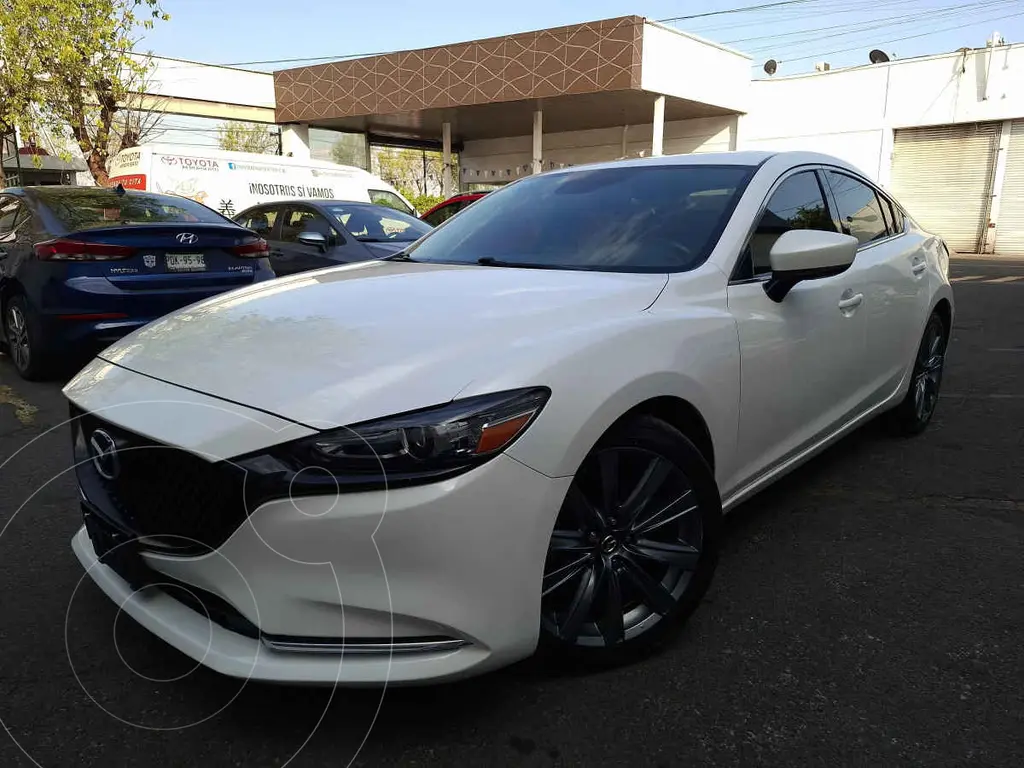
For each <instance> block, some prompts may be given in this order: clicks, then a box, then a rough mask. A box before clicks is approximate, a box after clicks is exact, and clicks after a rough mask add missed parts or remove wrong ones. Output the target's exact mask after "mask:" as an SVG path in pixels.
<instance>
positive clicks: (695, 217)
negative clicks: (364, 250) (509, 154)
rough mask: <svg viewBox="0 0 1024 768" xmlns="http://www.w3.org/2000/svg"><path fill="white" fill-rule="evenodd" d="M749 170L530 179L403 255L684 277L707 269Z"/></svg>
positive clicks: (683, 168)
mask: <svg viewBox="0 0 1024 768" xmlns="http://www.w3.org/2000/svg"><path fill="white" fill-rule="evenodd" d="M754 170H755V169H754V168H752V167H750V166H745V165H744V166H738V165H660V164H659V165H635V164H631V165H621V166H616V167H604V168H594V169H592V170H587V169H582V168H581V169H575V170H572V171H565V172H558V171H556V172H548V173H544V174H539V175H537V176H530V177H528V178H525V179H523V180H521V181H517V182H515V183H513V184H510V185H509V186H507V187H505V188H504V189H501V190H498V191H496V192H492V193H491V194H489V195H486V196H485V197H482V198H480V199H479V200H477V201H476V202H475V203H473V205H471V206H469V207H467V208H466V209H465V210H464V211H462V212H461V213H460V214H459V215H458V216H455V217H453V218H451V219H449V220H448V221H446V222H445V223H444V224H442V225H441V226H440V227H438V229H437V230H435V231H434V232H432V233H431V234H430V236H429V237H426V238H424V239H423V240H422V241H421V242H419V243H417V244H416V245H415V246H413V247H412V248H409V249H408V250H407V251H406V253H407V254H408V256H409V258H411V259H412V260H413V261H435V262H445V263H460V264H462V263H470V264H471V263H483V264H492V265H497V266H529V267H543V268H553V269H590V270H603V271H619V272H682V271H686V270H690V269H693V268H695V267H697V266H699V265H700V264H702V263H703V262H704V261H705V260H706V259H707V257H708V255H709V254H710V253H711V250H712V249H713V248H714V246H715V243H716V242H717V241H718V238H719V236H720V235H721V233H722V229H723V228H724V227H725V224H726V222H727V221H728V219H729V216H730V215H731V214H732V211H733V208H734V207H735V205H736V201H737V200H738V199H739V197H740V195H741V194H742V192H743V189H744V188H745V187H746V184H747V182H748V181H749V180H750V177H751V176H752V175H753V172H754Z"/></svg>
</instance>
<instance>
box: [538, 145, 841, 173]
mask: <svg viewBox="0 0 1024 768" xmlns="http://www.w3.org/2000/svg"><path fill="white" fill-rule="evenodd" d="M769 160H782V161H786V162H788V163H789V164H790V165H803V164H812V163H823V164H827V165H836V166H842V167H844V168H850V169H852V170H856V169H855V168H854V167H853V166H851V165H850V164H849V163H848V162H847V161H845V160H841V159H840V158H838V157H834V156H832V155H826V154H823V153H820V152H804V151H800V150H792V151H768V150H743V151H732V152H701V153H699V154H690V155H659V156H657V157H639V158H629V159H624V160H608V161H604V162H598V163H585V164H580V165H574V166H571V167H569V168H559V169H555V170H551V171H546V172H545V173H576V172H579V171H590V170H596V169H602V168H621V167H623V166H634V167H636V166H702V165H733V166H737V165H738V166H748V167H751V168H756V167H759V166H761V165H763V164H765V163H766V162H768V161H769Z"/></svg>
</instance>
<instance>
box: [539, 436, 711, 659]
mask: <svg viewBox="0 0 1024 768" xmlns="http://www.w3.org/2000/svg"><path fill="white" fill-rule="evenodd" d="M720 520H721V503H720V500H719V497H718V491H717V488H716V486H715V482H714V477H713V475H712V473H711V471H710V469H709V468H708V466H707V463H706V462H705V461H704V459H703V457H702V456H701V454H700V452H699V451H698V450H697V449H696V448H695V447H694V446H693V444H692V443H691V442H690V441H689V440H687V439H686V437H684V436H683V435H682V434H681V433H680V432H679V431H677V430H676V429H674V428H673V427H671V426H670V425H668V424H667V423H665V422H663V421H661V420H658V419H655V418H653V417H650V416H640V417H637V418H635V419H633V420H631V421H629V422H627V423H625V424H624V425H623V426H621V427H619V428H616V429H614V430H613V431H612V432H611V433H609V435H608V436H606V438H604V439H602V441H601V442H600V443H599V444H598V445H597V446H596V447H595V448H594V450H593V451H592V452H591V453H590V455H589V456H588V457H587V459H586V460H585V461H584V462H583V465H582V466H581V467H580V469H579V471H578V472H577V474H576V476H575V478H574V479H573V482H572V484H571V485H570V487H569V491H568V493H567V495H566V499H565V501H564V503H563V505H562V508H561V510H560V511H559V514H558V517H557V519H556V522H555V526H554V531H553V532H552V535H551V541H550V543H549V546H548V555H547V561H546V563H545V567H544V576H543V581H542V597H541V629H542V637H543V641H544V643H545V645H546V646H548V647H550V648H552V649H554V650H556V651H560V652H561V653H562V654H563V655H568V656H570V657H573V658H575V659H576V660H579V661H586V662H597V663H613V664H614V663H618V662H620V661H625V660H628V659H629V658H632V657H633V656H634V655H635V654H636V652H638V651H643V650H648V649H649V648H650V647H652V646H653V645H654V644H655V643H657V641H659V640H661V639H662V638H664V637H666V636H667V635H668V633H670V632H671V631H672V630H673V629H676V628H678V627H679V626H680V625H681V624H682V619H684V618H685V617H686V616H687V615H689V613H691V612H692V611H693V609H694V608H695V607H696V605H697V604H698V603H699V601H700V598H701V597H702V596H703V594H704V592H705V591H706V589H707V586H708V584H709V583H710V578H711V575H712V573H713V572H714V568H715V563H716V555H717V546H718V531H719V527H720V525H719V524H720Z"/></svg>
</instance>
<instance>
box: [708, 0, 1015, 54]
mask: <svg viewBox="0 0 1024 768" xmlns="http://www.w3.org/2000/svg"><path fill="white" fill-rule="evenodd" d="M1016 1H1017V0H995V1H994V2H993V0H982V1H981V2H975V3H968V4H966V5H962V4H957V5H947V6H940V7H938V8H935V9H934V10H933V11H932V15H933V16H948V15H950V14H955V13H956V12H958V11H963V10H966V9H968V8H974V7H978V6H981V7H994V6H998V5H1007V4H1014V3H1016ZM920 17H921V12H920V11H917V12H915V13H909V14H901V15H899V16H889V17H887V18H883V19H865V20H863V21H855V22H846V23H844V24H833V25H832V26H829V27H814V28H810V29H798V30H794V31H792V32H780V33H778V34H772V35H755V36H753V37H741V38H737V39H735V40H726V41H725V42H724V44H725V45H735V44H736V43H747V42H752V41H755V40H775V39H777V38H783V37H793V36H795V35H804V34H807V33H809V32H826V31H829V30H836V29H838V30H844V31H842V32H838V33H835V34H832V35H825V36H823V37H821V38H815V39H826V38H828V37H836V36H839V35H845V34H856V33H858V32H863V31H866V30H871V29H879V28H882V27H887V26H891V25H892V24H893V23H895V22H899V21H905V20H907V19H918V18H920ZM805 42H806V41H805ZM784 44H785V45H796V44H799V43H784Z"/></svg>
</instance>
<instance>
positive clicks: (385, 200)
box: [367, 189, 416, 216]
mask: <svg viewBox="0 0 1024 768" xmlns="http://www.w3.org/2000/svg"><path fill="white" fill-rule="evenodd" d="M367 191H368V192H369V193H370V202H371V203H376V204H377V205H383V206H384V207H385V208H393V209H394V210H396V211H401V212H402V213H407V214H409V215H410V216H415V215H416V211H414V210H412V209H411V208H410V207H409V206H408V205H406V204H405V203H404V202H402V198H400V197H399V196H398V195H396V194H395V193H394V192H388V191H387V190H384V189H370V190H367Z"/></svg>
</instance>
